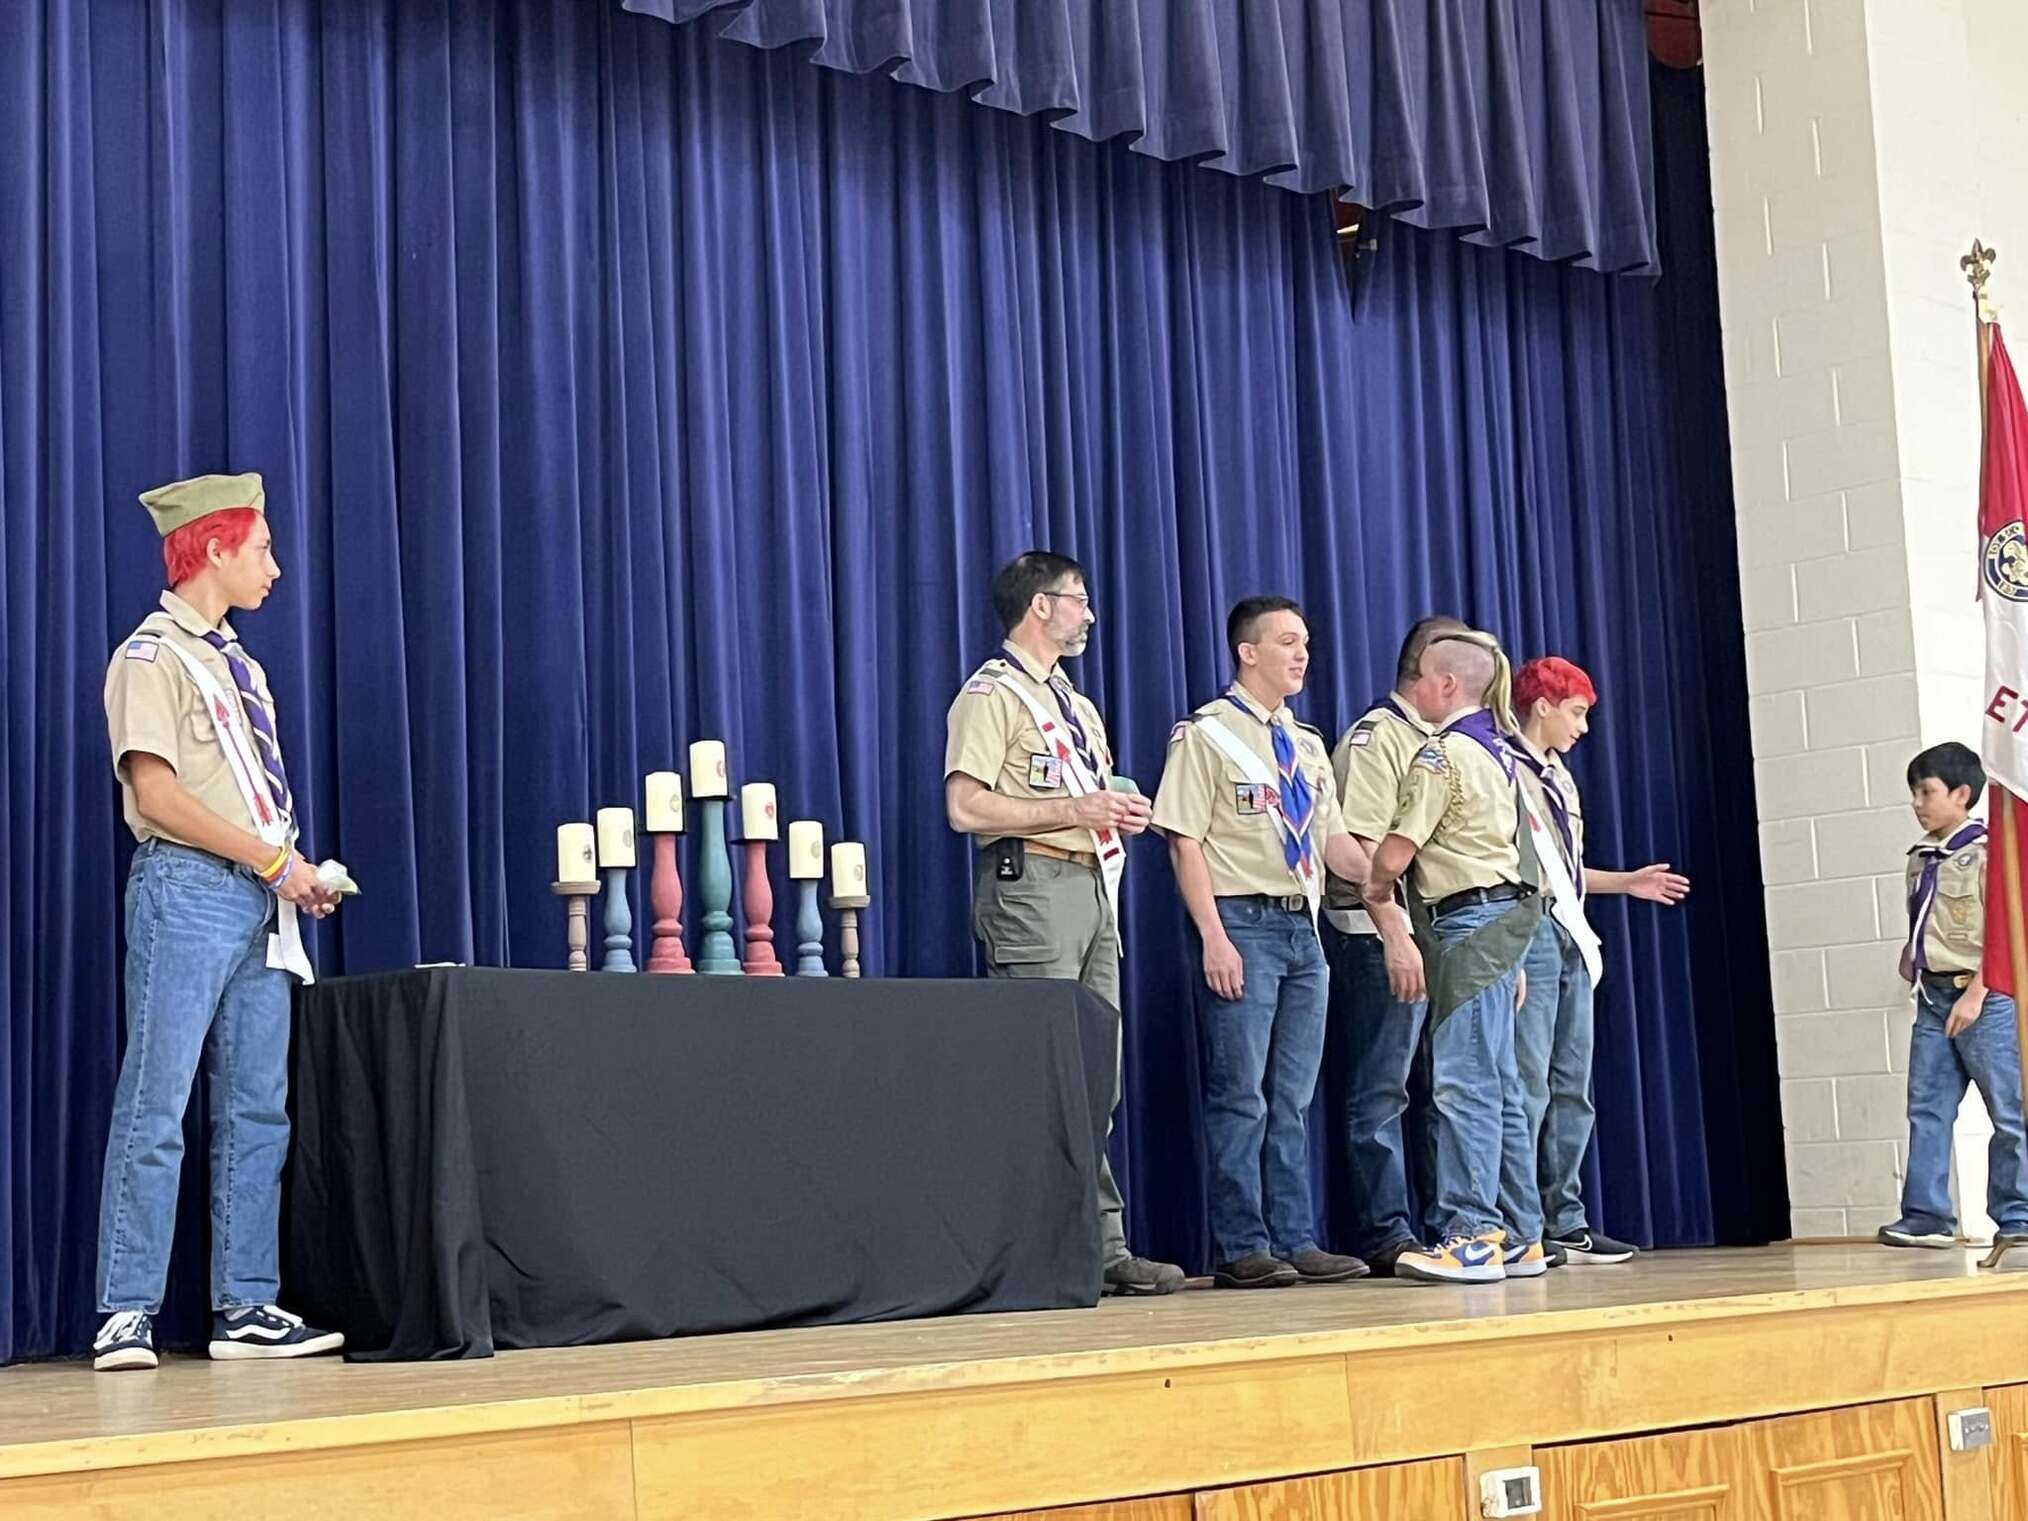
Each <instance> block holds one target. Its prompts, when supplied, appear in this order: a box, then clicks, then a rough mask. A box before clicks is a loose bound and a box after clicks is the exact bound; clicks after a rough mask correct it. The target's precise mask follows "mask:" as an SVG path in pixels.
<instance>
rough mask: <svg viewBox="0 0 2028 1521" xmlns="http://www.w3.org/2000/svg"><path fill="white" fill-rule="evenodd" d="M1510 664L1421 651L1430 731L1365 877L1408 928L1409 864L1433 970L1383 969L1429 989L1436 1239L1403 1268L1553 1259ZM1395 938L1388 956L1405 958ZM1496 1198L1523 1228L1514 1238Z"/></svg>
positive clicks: (1408, 990)
mask: <svg viewBox="0 0 2028 1521" xmlns="http://www.w3.org/2000/svg"><path fill="white" fill-rule="evenodd" d="M1505 675H1506V662H1505V657H1504V656H1502V655H1501V654H1500V652H1499V646H1498V645H1497V643H1495V642H1494V640H1493V639H1492V638H1491V636H1490V635H1485V634H1477V633H1468V634H1453V635H1447V636H1440V637H1438V638H1436V639H1434V640H1432V641H1431V642H1430V644H1429V647H1428V648H1427V649H1426V650H1425V651H1424V652H1423V656H1422V674H1421V676H1420V677H1419V678H1418V680H1417V682H1416V685H1415V688H1414V701H1415V704H1416V708H1417V711H1418V712H1420V713H1421V714H1422V715H1423V717H1424V718H1425V719H1427V720H1428V721H1429V723H1430V724H1431V725H1432V726H1434V727H1435V728H1436V730H1437V733H1436V734H1435V736H1434V737H1433V738H1432V739H1431V740H1430V742H1429V743H1428V744H1427V745H1426V746H1424V747H1423V749H1422V750H1420V751H1419V752H1418V753H1417V755H1416V758H1415V760H1414V762H1413V763H1412V764H1411V765H1410V766H1409V769H1408V775H1407V776H1406V778H1405V779H1404V780H1403V783H1402V790H1401V801H1400V806H1399V807H1398V809H1397V810H1396V816H1395V820H1394V823H1393V824H1392V825H1391V826H1390V828H1389V830H1388V837H1387V839H1386V840H1384V841H1383V842H1382V843H1381V846H1380V848H1379V850H1378V851H1376V852H1375V854H1374V857H1373V870H1372V873H1371V875H1370V876H1369V877H1368V879H1367V882H1366V902H1367V905H1368V906H1369V907H1370V908H1374V909H1377V910H1380V911H1381V914H1382V917H1379V918H1378V923H1379V925H1380V932H1381V934H1382V936H1383V937H1384V938H1386V939H1388V940H1395V939H1397V938H1398V937H1400V936H1403V935H1406V934H1407V930H1406V929H1405V928H1404V927H1402V926H1401V924H1400V923H1399V916H1398V915H1394V914H1391V913H1388V912H1387V910H1388V909H1389V908H1390V907H1391V900H1392V896H1393V892H1394V887H1395V883H1396V882H1397V881H1398V880H1400V878H1401V877H1402V875H1403V874H1404V873H1406V872H1409V871H1410V869H1411V867H1412V868H1413V876H1412V880H1411V883H1410V886H1411V888H1412V893H1413V912H1414V914H1415V917H1416V922H1417V926H1418V929H1419V930H1420V936H1419V938H1421V939H1422V941H1423V950H1424V960H1425V965H1426V967H1427V977H1425V976H1424V975H1423V973H1422V972H1420V971H1414V972H1407V973H1404V972H1393V971H1391V976H1390V980H1391V982H1392V983H1393V987H1394V993H1395V996H1396V997H1397V998H1399V999H1401V1000H1403V1001H1404V1002H1407V1001H1410V1000H1413V999H1416V998H1420V997H1423V996H1425V995H1427V997H1428V999H1429V1010H1430V1014H1429V1018H1430V1025H1429V1037H1428V1039H1429V1047H1430V1085H1431V1097H1432V1100H1433V1106H1434V1109H1435V1113H1436V1134H1437V1198H1436V1206H1437V1216H1438V1220H1439V1222H1440V1223H1439V1226H1438V1230H1439V1232H1440V1237H1441V1239H1440V1240H1439V1242H1438V1244H1437V1245H1436V1246H1435V1247H1434V1248H1433V1249H1431V1250H1410V1251H1404V1252H1402V1253H1401V1255H1400V1256H1399V1257H1398V1258H1396V1260H1395V1273H1396V1274H1397V1276H1405V1277H1415V1278H1427V1279H1435V1280H1439V1281H1446V1282H1454V1283H1483V1282H1497V1281H1498V1280H1500V1279H1502V1278H1504V1277H1507V1276H1508V1275H1509V1274H1510V1273H1512V1274H1515V1275H1518V1276H1531V1277H1532V1276H1535V1275H1537V1274H1539V1273H1541V1272H1542V1271H1543V1270H1544V1269H1545V1268H1546V1266H1547V1259H1546V1258H1545V1256H1544V1254H1543V1250H1542V1243H1541V1233H1542V1220H1541V1211H1540V1206H1539V1204H1537V1203H1535V1202H1534V1201H1535V1179H1534V1147H1533V1145H1532V1144H1531V1143H1530V1141H1529V1139H1528V1135H1527V1127H1526V1120H1525V1117H1524V1115H1523V1112H1522V1105H1521V1089H1520V1081H1519V1078H1518V1075H1517V1074H1516V1071H1515V1066H1514V1011H1515V1008H1516V1007H1517V1005H1518V1004H1519V1002H1520V999H1521V995H1522V993H1523V991H1524V987H1523V983H1522V975H1521V958H1522V954H1523V952H1525V951H1526V949H1527V946H1528V942H1529V939H1530V938H1531V937H1532V936H1533V934H1534V932H1535V925H1536V923H1537V921H1538V919H1539V917H1540V914H1541V905H1540V902H1539V900H1538V898H1537V896H1536V889H1535V878H1534V874H1533V866H1534V859H1533V851H1532V848H1531V847H1530V846H1529V845H1528V843H1527V837H1526V836H1525V835H1524V834H1523V833H1522V830H1521V806H1520V801H1519V796H1518V793H1517V791H1516V786H1517V783H1516V780H1515V770H1514V768H1515V761H1514V757H1513V755H1512V753H1511V752H1510V751H1509V750H1508V748H1507V744H1506V736H1505V734H1503V733H1502V732H1501V727H1500V725H1499V723H1498V722H1497V721H1496V718H1495V712H1496V711H1500V710H1505V709H1506V708H1507V706H1508V693H1507V690H1506V681H1505ZM1489 702H1490V703H1492V704H1493V709H1492V710H1489V709H1488V707H1487V706H1486V704H1487V703H1489ZM1510 717H1511V715H1510ZM1395 950H1396V953H1395V954H1394V955H1392V956H1390V958H1389V966H1390V968H1391V969H1392V968H1395V967H1398V966H1406V965H1407V958H1406V956H1405V955H1404V954H1402V953H1401V952H1400V951H1399V948H1398V947H1397V948H1395ZM1509 1159H1511V1162H1512V1165H1511V1166H1503V1164H1506V1163H1508V1161H1509ZM1524 1162H1525V1166H1524V1165H1522V1164H1523V1163H1524ZM1503 1184H1510V1185H1512V1186H1511V1188H1510V1187H1503ZM1510 1193H1511V1195H1512V1197H1511V1198H1510V1197H1506V1196H1507V1195H1509V1194H1510ZM1503 1206H1504V1208H1505V1209H1506V1211H1507V1220H1506V1224H1507V1226H1508V1227H1511V1228H1512V1229H1513V1231H1514V1232H1515V1234H1516V1236H1517V1237H1518V1239H1517V1240H1516V1241H1515V1242H1513V1243H1512V1244H1511V1247H1510V1245H1509V1243H1508V1242H1507V1240H1506V1236H1505V1229H1504V1228H1503V1224H1502V1209H1503Z"/></svg>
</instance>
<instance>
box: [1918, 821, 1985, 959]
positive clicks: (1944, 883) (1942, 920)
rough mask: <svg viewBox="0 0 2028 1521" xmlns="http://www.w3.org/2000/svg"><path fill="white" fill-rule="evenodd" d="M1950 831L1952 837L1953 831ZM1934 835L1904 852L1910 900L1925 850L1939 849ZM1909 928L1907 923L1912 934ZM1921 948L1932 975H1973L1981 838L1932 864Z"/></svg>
mask: <svg viewBox="0 0 2028 1521" xmlns="http://www.w3.org/2000/svg"><path fill="white" fill-rule="evenodd" d="M1952 833H1956V831H1955V830H1953V831H1952ZM1943 843H1944V840H1943V839H1942V838H1941V837H1939V836H1937V835H1929V836H1927V837H1925V838H1924V840H1923V841H1922V843H1921V844H1920V845H1917V846H1916V847H1915V848H1914V849H1913V850H1911V851H1910V852H1909V853H1908V893H1909V896H1910V898H1913V897H1914V896H1915V887H1916V883H1917V882H1919V881H1920V880H1921V879H1922V866H1923V856H1922V852H1923V850H1924V849H1925V848H1926V847H1930V846H1938V845H1942V844H1943ZM1914 931H1915V926H1914V925H1913V924H1910V925H1909V932H1910V934H1911V935H1912V934H1913V933H1914ZM1922 947H1923V950H1924V952H1925V953H1926V954H1927V957H1928V960H1929V969H1930V970H1931V971H1932V972H1942V973H1945V974H1947V975H1952V976H1955V975H1956V974H1958V973H1961V972H1976V971H1977V970H1978V969H1979V964H1980V960H1981V958H1982V957H1983V955H1984V954H1985V949H1986V837H1985V836H1984V835H1981V836H1979V838H1978V839H1976V840H1974V841H1973V842H1972V843H1971V844H1969V845H1967V846H1966V847H1965V848H1964V849H1963V850H1960V851H1959V852H1958V853H1957V854H1956V855H1951V856H1945V857H1944V858H1943V860H1942V861H1940V862H1938V863H1937V869H1936V902H1935V904H1934V905H1933V906H1932V907H1931V909H1930V911H1929V924H1928V925H1927V927H1925V928H1924V930H1923V935H1922Z"/></svg>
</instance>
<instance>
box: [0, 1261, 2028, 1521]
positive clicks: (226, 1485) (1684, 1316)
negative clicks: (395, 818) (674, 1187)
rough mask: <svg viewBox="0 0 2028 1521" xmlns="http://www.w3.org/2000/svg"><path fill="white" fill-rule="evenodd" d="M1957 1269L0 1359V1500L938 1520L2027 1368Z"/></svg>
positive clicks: (2013, 1331)
mask: <svg viewBox="0 0 2028 1521" xmlns="http://www.w3.org/2000/svg"><path fill="white" fill-rule="evenodd" d="M1973 1261H1974V1254H1972V1253H1969V1252H1959V1251H1951V1252H1922V1251H1899V1252H1897V1251H1892V1250H1889V1249H1886V1248H1880V1247H1872V1246H1784V1247H1771V1248H1766V1249H1761V1250H1751V1251H1682V1252H1664V1253H1657V1254H1653V1255H1649V1256H1645V1257H1643V1258H1641V1259H1640V1260H1638V1261H1637V1262H1636V1263H1634V1264H1632V1265H1630V1266H1627V1267H1622V1268H1566V1269H1562V1270H1559V1271H1556V1272H1552V1273H1550V1274H1549V1275H1548V1276H1547V1277H1545V1278H1541V1279H1536V1280H1533V1281H1526V1282H1523V1281H1515V1282H1510V1283H1507V1284H1504V1285H1498V1286H1493V1287H1490V1288H1479V1289H1471V1290H1468V1289H1453V1288H1443V1287H1431V1286H1423V1285H1412V1284H1407V1283H1394V1282H1368V1283H1361V1284H1352V1285H1344V1286H1338V1287H1314V1288H1313V1287H1302V1288H1296V1289H1288V1290H1280V1291H1272V1292H1256V1293H1234V1292H1217V1291H1209V1290H1204V1291H1198V1290H1192V1291H1186V1292H1183V1293H1180V1294H1177V1295H1175V1296H1172V1297H1170V1298H1167V1299H1159V1300H1135V1301H1128V1300H1108V1301H1107V1302H1105V1303H1104V1304H1103V1305H1102V1306H1100V1307H1099V1308H1098V1309H1097V1310H1094V1311H1065V1312H1055V1313H1045V1314H1032V1315H995V1316H977V1317H969V1316H966V1317H954V1318H950V1319H942V1320H934V1321H910V1322H898V1323H890V1324H883V1325H868V1326H843V1327H825V1328H816V1329H808V1330H784V1331H768V1332H757V1333H750V1334H741V1335H729V1336H717V1337H701V1338H695V1339H690V1340H684V1341H664V1342H637V1343H628V1344H623V1345H617V1346H604V1347H587V1348H569V1349H556V1350H547V1351H533V1352H515V1353H506V1354H503V1355H501V1356H499V1357H497V1358H494V1359H491V1360H487V1361H477V1362H460V1363H432V1364H399V1365H390V1366H367V1365H348V1364H344V1363H341V1362H337V1361H332V1360H318V1361H306V1362H299V1363H275V1364H266V1365H263V1364H247V1363H224V1364H213V1363H210V1362H208V1361H205V1360H203V1359H199V1358H181V1357H172V1358H168V1359H166V1360H165V1362H164V1366H163V1367H162V1368H161V1369H160V1370H158V1371H157V1372H154V1373H124V1374H117V1375H95V1374H93V1373H92V1372H91V1371H90V1370H89V1368H88V1367H86V1366H84V1365H82V1364H79V1363H69V1364H41V1365H30V1366H23V1367H16V1368H11V1369H6V1370H0V1515H5V1516H8V1517H10V1518H11V1517H13V1516H15V1515H17V1514H20V1515H25V1516H35V1515H41V1514H49V1515H58V1514H67V1513H76V1512H75V1511H74V1510H71V1509H69V1508H68V1507H74V1506H77V1505H80V1504H82V1505H86V1506H93V1505H96V1506H99V1507H102V1512H101V1513H104V1514H119V1513H122V1511H121V1500H122V1495H123V1494H124V1493H125V1491H126V1487H127V1486H128V1485H129V1484H132V1485H133V1486H134V1489H133V1495H134V1498H135V1499H136V1500H138V1499H139V1498H140V1496H141V1494H142V1493H143V1491H144V1489H145V1491H146V1492H147V1493H148V1494H149V1495H150V1496H151V1497H152V1498H151V1499H150V1500H149V1506H150V1509H149V1513H150V1514H152V1515H155V1516H158V1517H159V1516H162V1515H164V1514H169V1515H181V1514H186V1513H187V1514H193V1515H195V1514H204V1513H206V1511H207V1509H208V1508H209V1507H211V1506H213V1505H216V1506H220V1507H224V1506H227V1505H231V1504H240V1503H242V1501H243V1499H244V1497H245V1496H246V1495H249V1494H255V1493H261V1494H267V1495H269V1496H272V1497H277V1503H278V1505H279V1504H280V1503H281V1502H280V1499H279V1497H283V1496H286V1495H288V1494H289V1493H292V1492H293V1491H294V1490H295V1489H296V1488H301V1489H302V1490H303V1491H304V1493H305V1494H309V1495H324V1496H333V1495H336V1494H338V1493H339V1492H341V1491H342V1492H343V1493H345V1494H346V1495H348V1496H350V1497H351V1499H350V1500H348V1502H347V1503H348V1504H354V1505H356V1504H366V1505H369V1506H370V1505H372V1504H373V1503H374V1496H375V1495H376V1494H379V1495H382V1496H383V1499H384V1501H385V1503H390V1504H392V1505H393V1506H394V1510H393V1511H390V1512H387V1513H397V1512H399V1513H417V1512H420V1511H422V1510H425V1509H427V1510H428V1511H429V1513H430V1514H431V1515H432V1516H433V1517H436V1518H438V1521H445V1518H448V1517H450V1516H452V1515H455V1514H459V1513H461V1507H470V1508H471V1509H472V1510H473V1511H474V1513H477V1512H478V1511H479V1510H480V1509H481V1508H483V1509H484V1512H485V1513H487V1514H491V1515H508V1514H529V1515H564V1514H585V1515H603V1514H624V1515H636V1514H639V1515H649V1514H684V1515H690V1516H706V1517H711V1518H713V1521H717V1518H725V1517H742V1516H802V1515H812V1516H815V1515H821V1516H825V1517H840V1518H844V1517H857V1516H867V1517H873V1516H879V1517H899V1516H924V1517H929V1516H968V1515H980V1514H987V1513H991V1512H995V1511H999V1510H1012V1509H1016V1508H1020V1507H1023V1506H1040V1505H1045V1504H1067V1503H1071V1502H1076V1501H1083V1500H1092V1499H1102V1498H1111V1497H1117V1496H1123V1495H1135V1494H1153V1493H1162V1492H1168V1491H1174V1490H1182V1489H1187V1488H1191V1487H1194V1486H1201V1485H1206V1484H1213V1483H1234V1482H1243V1481H1246V1480H1251V1479H1259V1478H1270V1477H1276V1476H1279V1475H1284V1474H1294V1473H1304V1472H1321V1471H1326V1470H1330V1469H1337V1468H1347V1467H1353V1466H1357V1465H1363V1464H1369V1463H1380V1462H1395V1461H1401V1460H1405V1459H1410V1458H1417V1457H1426V1456H1432V1455H1436V1454H1443V1453H1459V1452H1471V1451H1475V1450H1481V1449H1490V1448H1504V1447H1512V1446H1514V1445H1517V1444H1519V1445H1528V1444H1539V1443H1544V1442H1550V1441H1560V1440H1577V1439H1586V1438H1591V1437H1596V1436H1602V1435H1610V1434H1613V1433H1616V1432H1629V1431H1648V1430H1657V1429H1663V1428H1667V1427H1674V1426H1684V1425H1692V1424H1700V1423H1704V1422H1710V1421H1719V1420H1736V1419H1743V1418H1747V1417H1751V1416H1756V1415H1764V1414H1774V1413H1781V1412H1787V1411H1794V1410H1803V1409H1811V1408H1823V1407H1828V1406H1833V1405H1841V1404H1848V1403H1856V1402H1860V1401H1864V1400H1874V1399H1881V1398H1886V1397H1890V1396H1897V1395H1903V1394H1917V1393H1925V1392H1933V1391H1937V1390H1944V1389H1951V1388H1960V1387H1968V1386H1976V1385H1981V1384H2001V1383H2010V1382H2024V1381H2028V1271H2023V1270H2022V1269H2023V1268H2028V1256H2024V1255H2017V1256H2016V1258H2015V1259H2014V1262H2015V1264H2016V1265H2017V1266H2016V1267H2015V1268H2014V1269H2013V1270H2010V1271H2002V1272H1999V1273H1984V1274H1981V1273H1977V1272H1975V1271H1974V1269H1973V1266H1972V1264H1973ZM1517 1396H1518V1397H1517ZM254 1483H258V1484H261V1485H264V1486H267V1487H266V1488H265V1489H262V1490H258V1491H256V1490H250V1489H246V1488H244V1487H242V1486H244V1485H247V1484H254ZM179 1485H180V1486H193V1487H194V1499H193V1508H191V1509H189V1510H188V1511H179V1510H174V1509H171V1510H169V1511H167V1512H165V1511H164V1510H163V1509H162V1508H161V1507H162V1500H161V1496H162V1494H164V1493H167V1492H172V1491H173V1490H174V1488H175V1487H176V1486H179ZM362 1485H363V1486H364V1487H363V1488H362V1487H360V1486H362ZM376 1485H378V1486H380V1487H379V1488H378V1489H376V1488H375V1486H376ZM165 1486H167V1487H168V1488H167V1489H165ZM440 1489H441V1490H442V1497H441V1498H438V1492H439V1490H440ZM816 1494H822V1495H823V1496H824V1499H823V1501H822V1502H821V1503H818V1502H816V1501H814V1500H813V1498H812V1497H813V1496H814V1495H816ZM235 1496H238V1497H240V1498H237V1499H236V1498H234V1497H235ZM291 1503H293V1502H291ZM318 1509H319V1507H316V1506H312V1508H311V1509H310V1510H308V1511H302V1512H299V1513H303V1514H310V1513H316V1512H317V1511H318ZM242 1513H244V1514H256V1513H268V1512H267V1511H266V1510H265V1509H262V1508H259V1507H257V1508H256V1510H254V1511H243V1512H242ZM275 1513H279V1510H277V1511H276V1512H275ZM353 1513H354V1514H357V1513H358V1512H357V1511H356V1510H354V1511H353Z"/></svg>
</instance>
